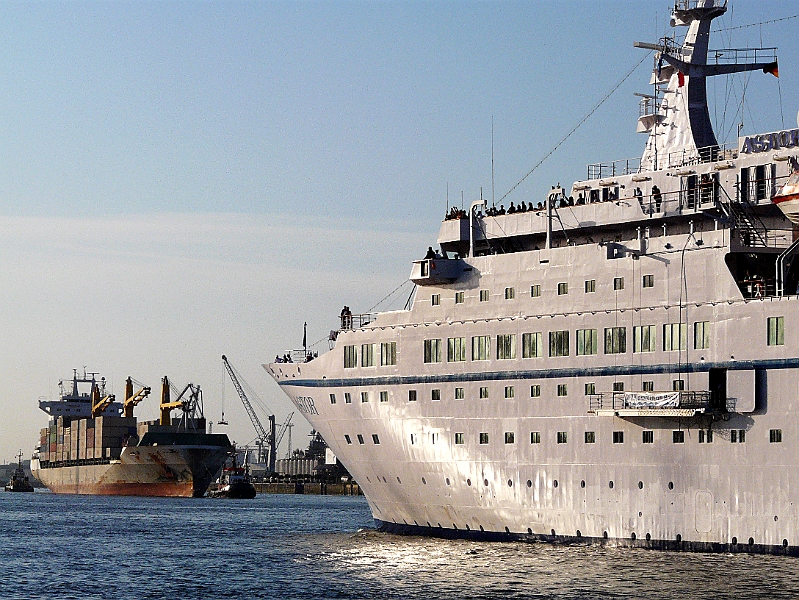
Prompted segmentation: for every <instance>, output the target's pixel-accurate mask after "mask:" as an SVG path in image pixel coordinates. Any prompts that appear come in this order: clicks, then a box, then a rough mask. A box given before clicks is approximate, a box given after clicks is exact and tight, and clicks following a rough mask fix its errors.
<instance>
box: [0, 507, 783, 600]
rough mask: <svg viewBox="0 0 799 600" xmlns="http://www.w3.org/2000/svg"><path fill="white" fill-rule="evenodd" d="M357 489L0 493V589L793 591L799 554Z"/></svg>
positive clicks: (509, 593)
mask: <svg viewBox="0 0 799 600" xmlns="http://www.w3.org/2000/svg"><path fill="white" fill-rule="evenodd" d="M372 526H373V522H372V519H371V516H370V513H369V510H368V508H367V505H366V502H365V500H364V499H363V498H352V497H332V496H267V495H264V496H259V497H258V498H256V499H255V500H252V501H229V500H211V499H191V500H190V499H163V498H113V497H91V496H83V497H75V496H57V495H55V494H49V493H39V492H37V493H35V494H11V493H0V542H1V543H0V565H2V567H3V576H2V578H0V598H47V599H50V598H57V599H59V600H64V599H71V598H102V599H111V598H124V599H137V598H170V599H175V600H177V599H182V598H381V599H388V598H424V599H433V598H557V599H576V598H735V599H737V600H740V599H748V598H759V599H764V598H797V597H799V559H795V558H784V557H775V556H746V555H740V554H738V555H724V554H716V555H713V554H687V553H685V554H683V553H671V552H654V551H647V550H641V549H625V548H601V547H585V546H557V545H549V544H527V543H505V544H498V543H476V542H462V541H445V540H435V539H429V538H415V537H398V536H391V535H385V534H381V533H378V532H376V531H374V530H373V529H372Z"/></svg>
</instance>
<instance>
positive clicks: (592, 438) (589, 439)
mask: <svg viewBox="0 0 799 600" xmlns="http://www.w3.org/2000/svg"><path fill="white" fill-rule="evenodd" d="M595 442H596V433H595V432H593V431H586V432H585V443H586V444H593V443H595Z"/></svg>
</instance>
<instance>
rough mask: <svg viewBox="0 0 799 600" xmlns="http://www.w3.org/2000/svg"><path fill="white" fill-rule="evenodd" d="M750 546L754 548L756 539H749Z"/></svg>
mask: <svg viewBox="0 0 799 600" xmlns="http://www.w3.org/2000/svg"><path fill="white" fill-rule="evenodd" d="M749 545H750V546H754V545H755V538H749Z"/></svg>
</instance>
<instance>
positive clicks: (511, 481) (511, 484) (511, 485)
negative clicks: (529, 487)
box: [508, 479, 513, 487]
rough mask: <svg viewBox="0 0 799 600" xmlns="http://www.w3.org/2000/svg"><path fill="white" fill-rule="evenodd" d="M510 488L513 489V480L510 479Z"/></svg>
mask: <svg viewBox="0 0 799 600" xmlns="http://www.w3.org/2000/svg"><path fill="white" fill-rule="evenodd" d="M508 487H513V480H512V479H508Z"/></svg>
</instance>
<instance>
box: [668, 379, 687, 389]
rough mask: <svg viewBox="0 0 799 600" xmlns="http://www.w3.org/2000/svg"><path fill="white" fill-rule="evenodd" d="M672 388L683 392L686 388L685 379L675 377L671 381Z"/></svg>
mask: <svg viewBox="0 0 799 600" xmlns="http://www.w3.org/2000/svg"><path fill="white" fill-rule="evenodd" d="M671 389H672V390H673V391H675V392H682V391H683V390H684V389H685V380H684V379H675V380H674V381H672V382H671Z"/></svg>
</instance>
